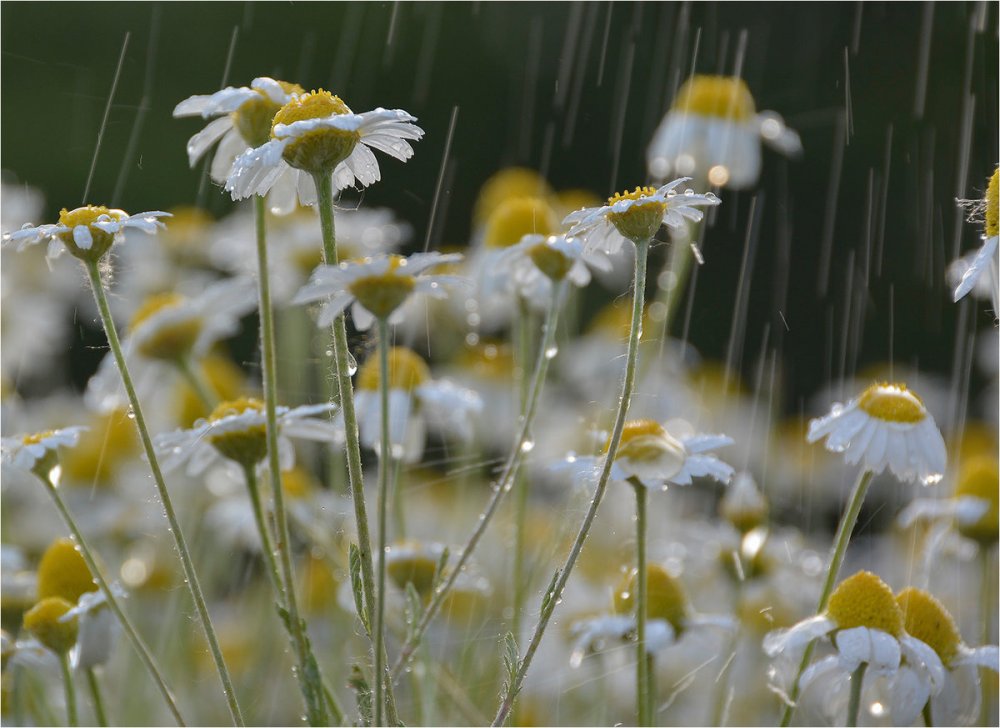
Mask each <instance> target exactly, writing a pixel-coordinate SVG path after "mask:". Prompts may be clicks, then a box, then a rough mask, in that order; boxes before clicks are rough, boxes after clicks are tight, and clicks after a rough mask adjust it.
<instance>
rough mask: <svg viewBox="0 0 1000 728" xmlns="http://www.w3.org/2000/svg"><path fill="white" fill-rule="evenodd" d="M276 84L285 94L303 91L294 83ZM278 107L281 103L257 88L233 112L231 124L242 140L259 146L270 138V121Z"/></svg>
mask: <svg viewBox="0 0 1000 728" xmlns="http://www.w3.org/2000/svg"><path fill="white" fill-rule="evenodd" d="M278 84H279V85H280V86H281V88H282V90H283V91H284V92H285V93H286V94H289V95H291V94H304V93H305V89H304V88H302V87H301V86H299V85H298V84H296V83H288V82H287V81H278ZM279 109H281V104H277V103H275V102H274V101H272V100H271V98H270V97H269V96H268V95H267V94H265V93H264V92H263V91H261V90H260V89H258V90H257V95H256V96H255V97H254V98H252V99H249V100H247V101H244V102H243V104H242V105H241V106H240V108H238V109H237V110H236V111H234V112H233V116H232V118H233V126H234V127H236V130H237V131H238V132H239V133H240V136H241V137H243V141H245V142H246V143H247V144H249V145H250V146H251V147H259V146H261V145H262V144H265V143H266V142H267V140H268V139H269V138H270V136H271V121H272V120H273V119H274V115H275V114H277V113H278V110H279Z"/></svg>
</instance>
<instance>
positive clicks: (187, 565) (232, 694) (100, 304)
mask: <svg viewBox="0 0 1000 728" xmlns="http://www.w3.org/2000/svg"><path fill="white" fill-rule="evenodd" d="M86 268H87V274H88V275H89V276H90V284H91V288H92V289H93V291H94V299H95V300H96V301H97V308H98V311H100V314H101V322H102V323H103V324H104V331H105V334H106V335H107V337H108V345H109V346H110V347H111V352H112V354H113V355H114V357H115V363H116V364H117V365H118V372H119V374H120V375H121V378H122V384H124V386H125V392H126V393H127V394H128V400H129V404H130V406H131V408H132V413H131V414H132V415H133V416H134V418H135V424H136V427H137V428H138V430H139V439H140V440H142V447H143V450H144V451H145V453H146V459H147V460H148V461H149V468H150V470H151V471H152V473H153V482H154V483H155V484H156V490H157V493H158V494H159V496H160V503H161V504H162V506H163V512H164V514H165V515H166V517H167V523H168V524H169V526H170V529H169V530H170V533H171V535H172V536H173V537H174V546H175V547H176V548H177V554H178V556H179V557H180V561H181V568H182V569H183V571H184V579H185V583H186V584H187V587H188V591H190V593H191V599H192V600H193V601H194V605H195V609H196V610H197V612H198V618H199V620H200V621H201V626H202V629H203V630H204V631H205V639H206V641H207V642H208V648H209V651H210V652H211V653H212V659H213V660H214V662H215V667H216V669H217V670H218V672H219V679H220V680H221V682H222V691H223V693H224V694H225V697H226V704H227V705H228V707H229V713H230V716H231V717H232V720H233V723H234V724H236V725H238V726H242V725H243V724H244V723H243V714H242V713H241V712H240V706H239V703H238V702H237V701H236V691H235V690H234V689H233V680H232V678H231V677H230V675H229V668H228V667H226V661H225V659H223V657H222V648H221V647H220V646H219V639H218V637H217V636H216V634H215V628H214V627H213V626H212V618H211V616H210V615H209V613H208V605H207V604H206V603H205V596H204V594H202V591H201V582H199V581H198V574H197V573H196V572H195V569H194V562H193V561H192V559H191V553H190V551H188V547H187V542H186V541H185V539H184V534H183V533H182V532H181V524H180V522H179V521H178V520H177V514H176V513H175V512H174V506H173V502H172V501H171V499H170V493H169V492H168V491H167V484H166V482H165V481H164V480H163V473H162V471H161V470H160V462H159V460H157V459H156V450H155V449H154V448H153V440H152V439H151V438H150V436H149V429H148V428H147V427H146V418H145V417H143V414H142V408H141V406H140V404H139V397H138V396H137V395H136V393H135V386H134V385H133V384H132V376H131V374H129V370H128V365H127V364H126V363H125V354H124V353H123V352H122V346H121V342H120V341H119V339H118V330H117V329H116V328H115V321H114V319H113V318H112V317H111V308H110V307H109V306H108V297H107V294H106V293H105V292H104V282H103V281H102V280H101V273H100V271H99V270H98V269H97V263H96V262H93V261H87V262H86Z"/></svg>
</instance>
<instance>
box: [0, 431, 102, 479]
mask: <svg viewBox="0 0 1000 728" xmlns="http://www.w3.org/2000/svg"><path fill="white" fill-rule="evenodd" d="M86 429H87V428H86V427H64V428H62V429H60V430H46V431H45V432H37V433H34V434H31V435H24V436H22V437H5V438H3V439H2V440H0V444H2V450H0V452H2V456H0V462H2V463H3V464H4V465H6V466H8V467H11V468H14V469H15V470H19V471H21V472H25V473H34V472H36V471H37V470H38V469H39V468H42V469H43V474H47V473H48V471H50V470H51V469H52V467H53V466H55V464H56V461H57V457H58V450H59V448H60V447H73V446H74V445H76V443H77V441H78V440H79V439H80V433H81V432H83V431H84V430H86ZM46 466H48V467H46Z"/></svg>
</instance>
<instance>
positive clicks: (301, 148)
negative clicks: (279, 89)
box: [271, 89, 361, 174]
mask: <svg viewBox="0 0 1000 728" xmlns="http://www.w3.org/2000/svg"><path fill="white" fill-rule="evenodd" d="M350 113H351V109H350V108H349V107H348V106H347V104H345V103H344V102H343V101H342V100H341V99H340V97H339V96H334V95H333V94H331V93H330V92H329V91H324V90H323V89H320V90H319V91H311V92H309V93H307V94H303V95H301V96H299V97H298V98H295V99H292V100H291V101H289V102H288V103H287V104H285V105H284V106H282V107H281V108H280V109H279V110H278V112H277V113H276V114H275V115H274V119H273V121H272V123H271V137H272V138H277V137H276V136H275V133H274V130H275V128H276V127H277V126H278V124H286V125H288V124H294V123H295V122H296V121H306V120H308V119H325V118H327V117H328V116H334V115H338V116H339V115H342V114H350ZM360 139H361V135H360V134H359V133H358V132H356V131H344V130H342V129H316V130H314V131H310V132H306V133H305V134H300V135H298V136H296V137H295V139H294V140H293V141H292V142H290V143H289V144H288V145H287V146H286V147H285V151H284V153H283V155H282V156H283V157H284V159H285V161H286V162H288V164H290V165H291V166H293V167H295V168H296V169H301V170H305V171H306V172H309V173H310V174H330V173H332V172H333V170H334V169H335V168H336V166H337V165H338V164H340V163H341V162H343V161H344V160H345V159H347V158H348V157H349V156H350V155H351V152H353V151H354V147H355V146H356V145H357V143H358V141H359V140H360Z"/></svg>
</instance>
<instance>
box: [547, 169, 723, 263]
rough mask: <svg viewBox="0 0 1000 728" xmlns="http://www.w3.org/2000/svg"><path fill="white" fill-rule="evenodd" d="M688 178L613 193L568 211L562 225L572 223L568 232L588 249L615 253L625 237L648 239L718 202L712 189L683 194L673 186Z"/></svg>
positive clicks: (695, 217) (697, 216)
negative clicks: (600, 203) (591, 204)
mask: <svg viewBox="0 0 1000 728" xmlns="http://www.w3.org/2000/svg"><path fill="white" fill-rule="evenodd" d="M690 179H691V178H690V177H681V178H680V179H675V180H673V181H672V182H668V183H667V184H665V185H663V186H662V187H658V188H653V187H636V188H635V190H633V191H632V192H624V193H622V192H619V193H616V194H615V195H614V197H609V198H608V202H607V204H606V205H603V206H601V207H585V208H583V209H582V210H577V211H576V212H571V213H570V214H569V215H567V216H566V219H565V220H563V224H564V225H571V226H572V227H570V229H569V232H568V235H570V236H572V237H581V238H583V239H584V241H585V242H586V244H587V247H588V248H593V249H597V250H603V251H605V252H607V253H615V252H617V251H618V249H619V248H621V246H622V243H623V242H624V241H625V240H631V241H632V242H633V243H641V242H644V241H647V240H650V239H652V237H653V236H654V235H656V231H657V230H659V229H660V225H664V224H665V225H667V226H668V227H671V228H681V227H683V225H684V221H685V220H692V221H694V222H697V221H699V220H701V218H702V217H703V213H702V212H701V210H698V209H697V208H698V207H704V206H706V205H708V206H711V205H718V204H719V202H720V200H719V198H718V197H716V196H715V195H713V194H712V193H711V192H707V193H705V194H704V195H699V194H695V192H694V190H690V189H689V190H685V191H684V192H683V193H678V192H677V191H676V190H675V189H674V188H675V187H678V186H679V185H682V184H684V183H685V182H688V181H690Z"/></svg>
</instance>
